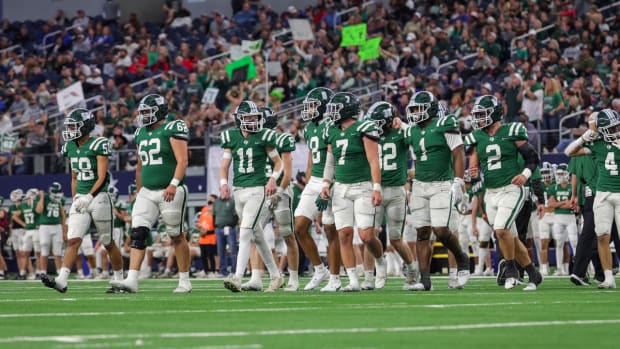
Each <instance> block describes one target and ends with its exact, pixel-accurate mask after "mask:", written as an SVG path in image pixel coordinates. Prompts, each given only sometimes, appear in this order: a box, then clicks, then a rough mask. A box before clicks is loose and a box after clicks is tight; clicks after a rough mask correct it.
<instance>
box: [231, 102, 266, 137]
mask: <svg viewBox="0 0 620 349" xmlns="http://www.w3.org/2000/svg"><path fill="white" fill-rule="evenodd" d="M233 116H234V118H235V120H238V122H239V123H238V125H239V126H238V127H239V128H240V129H241V130H243V131H247V132H259V131H260V130H262V129H263V124H264V122H265V119H264V118H263V113H262V112H261V111H260V110H259V108H258V106H257V105H256V104H255V103H254V102H252V101H243V102H241V103H239V105H238V106H237V109H235V113H234V114H233Z"/></svg>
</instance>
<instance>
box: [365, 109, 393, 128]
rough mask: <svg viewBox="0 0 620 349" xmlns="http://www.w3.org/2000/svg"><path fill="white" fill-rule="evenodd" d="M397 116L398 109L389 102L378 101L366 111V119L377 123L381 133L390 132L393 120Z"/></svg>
mask: <svg viewBox="0 0 620 349" xmlns="http://www.w3.org/2000/svg"><path fill="white" fill-rule="evenodd" d="M394 117H396V109H394V107H393V106H392V105H391V104H390V103H388V102H376V103H374V104H373V105H371V106H370V109H368V112H366V117H365V119H366V120H370V121H372V122H374V123H375V125H377V130H378V131H379V135H382V134H385V133H388V132H390V130H391V129H392V121H394Z"/></svg>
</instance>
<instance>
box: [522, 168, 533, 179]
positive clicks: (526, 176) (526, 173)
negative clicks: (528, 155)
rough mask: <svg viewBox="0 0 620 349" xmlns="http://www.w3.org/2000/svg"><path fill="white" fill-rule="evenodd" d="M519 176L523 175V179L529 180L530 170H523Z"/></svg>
mask: <svg viewBox="0 0 620 349" xmlns="http://www.w3.org/2000/svg"><path fill="white" fill-rule="evenodd" d="M521 174H522V175H523V177H525V178H527V179H530V177H531V176H532V170H530V169H529V168H524V169H523V172H521Z"/></svg>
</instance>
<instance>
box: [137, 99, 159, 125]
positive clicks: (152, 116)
mask: <svg viewBox="0 0 620 349" xmlns="http://www.w3.org/2000/svg"><path fill="white" fill-rule="evenodd" d="M158 109H159V108H157V107H150V106H148V105H146V104H140V105H139V106H138V116H139V117H140V124H141V125H142V126H149V125H152V124H154V123H156V122H157V116H156V114H157V111H158Z"/></svg>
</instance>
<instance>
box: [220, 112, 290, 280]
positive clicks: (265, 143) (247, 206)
mask: <svg viewBox="0 0 620 349" xmlns="http://www.w3.org/2000/svg"><path fill="white" fill-rule="evenodd" d="M234 117H235V122H236V123H237V126H238V128H233V129H229V130H226V131H224V132H223V133H222V135H221V139H222V148H223V149H224V154H223V156H222V163H221V166H220V197H221V198H222V199H223V200H227V199H228V198H229V197H230V196H231V191H230V186H229V185H228V170H229V168H230V165H231V163H232V164H233V174H234V179H233V185H234V192H235V209H236V211H237V215H238V216H239V218H240V219H241V223H240V225H239V227H240V232H239V251H238V252H237V268H236V270H235V275H231V276H230V277H229V278H228V279H227V280H226V281H224V287H226V288H227V289H229V290H231V291H232V292H239V291H241V290H242V288H241V287H242V285H241V278H242V277H243V273H244V272H245V269H246V266H247V264H248V259H249V257H250V250H251V240H252V239H253V240H254V242H255V243H256V248H257V249H258V252H259V254H260V256H261V258H262V259H263V261H264V263H265V266H266V267H267V270H268V271H269V274H270V277H271V281H270V283H269V287H268V288H267V290H265V291H266V292H275V291H276V290H277V289H278V288H280V286H282V284H283V279H282V276H281V274H280V271H279V270H278V267H277V266H276V264H275V260H274V258H273V255H272V253H271V249H270V248H269V245H268V244H267V242H266V241H265V237H264V236H263V234H262V231H260V229H259V227H258V225H259V222H260V221H261V219H264V218H263V216H264V215H265V214H266V212H265V211H266V208H265V200H266V199H267V197H268V196H270V195H273V194H276V193H277V184H276V181H277V179H278V178H280V176H281V175H282V160H281V158H280V155H279V154H278V151H277V149H276V141H277V134H276V132H275V131H273V130H269V129H265V128H263V123H264V121H265V120H264V118H263V114H262V113H261V111H260V110H259V109H258V106H256V104H255V103H254V102H252V101H243V102H241V103H240V104H239V106H237V109H236V110H235V113H234ZM267 158H270V159H271V160H272V161H273V163H274V165H273V171H272V173H271V176H270V177H267V176H266V175H265V173H266V166H267Z"/></svg>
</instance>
